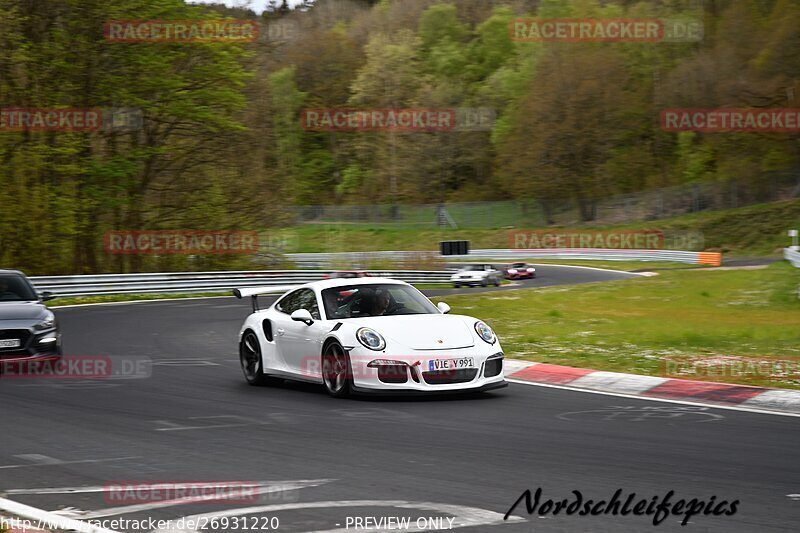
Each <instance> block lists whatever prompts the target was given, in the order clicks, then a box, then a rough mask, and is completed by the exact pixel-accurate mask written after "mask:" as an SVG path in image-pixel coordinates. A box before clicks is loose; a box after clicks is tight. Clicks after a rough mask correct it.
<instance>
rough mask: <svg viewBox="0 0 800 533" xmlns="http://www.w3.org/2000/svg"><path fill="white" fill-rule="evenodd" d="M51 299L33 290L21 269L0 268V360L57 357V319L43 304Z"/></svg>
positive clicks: (58, 342)
mask: <svg viewBox="0 0 800 533" xmlns="http://www.w3.org/2000/svg"><path fill="white" fill-rule="evenodd" d="M53 298H54V296H53V295H52V294H50V293H49V292H43V293H41V294H39V293H37V292H36V289H34V288H33V284H31V282H30V280H29V279H28V278H27V277H25V274H23V273H22V272H19V271H18V270H0V361H3V362H10V361H19V360H28V359H40V358H41V359H51V358H57V357H60V356H61V333H60V331H59V328H58V322H57V321H56V317H55V315H54V314H53V312H52V311H50V309H48V308H47V306H45V305H44V303H43V302H45V301H47V300H52V299H53Z"/></svg>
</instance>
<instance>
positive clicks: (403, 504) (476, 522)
mask: <svg viewBox="0 0 800 533" xmlns="http://www.w3.org/2000/svg"><path fill="white" fill-rule="evenodd" d="M344 507H394V508H398V509H409V510H417V511H430V512H436V513H444V514H450V515H453V516H455V517H456V523H454V524H453V529H456V528H459V527H474V526H493V525H501V524H509V523H515V522H524V521H525V519H523V518H520V517H518V516H510V517H509V518H508V520H503V515H502V514H500V513H496V512H494V511H487V510H485V509H479V508H477V507H467V506H463V505H448V504H441V503H429V502H409V501H404V500H351V501H327V502H306V503H285V504H277V505H260V506H256V507H242V508H239V509H228V510H225V511H218V512H213V513H204V514H197V515H191V516H185V517H183V520H185V521H187V522H188V521H195V522H197V521H198V520H209V521H210V520H212V519H215V518H224V517H232V516H242V515H248V514H256V513H270V512H277V511H292V510H300V509H332V508H344ZM178 520H181V519H178ZM178 520H175V522H177V521H178ZM343 531H347V529H345V528H340V529H331V530H326V531H315V532H313V533H334V532H336V533H339V532H343ZM408 531H418V530H417V529H410V530H408ZM153 533H175V532H173V530H156V531H154V532H153ZM182 533H193V532H191V531H187V530H183V532H182Z"/></svg>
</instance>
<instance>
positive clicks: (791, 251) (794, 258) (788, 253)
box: [783, 246, 800, 268]
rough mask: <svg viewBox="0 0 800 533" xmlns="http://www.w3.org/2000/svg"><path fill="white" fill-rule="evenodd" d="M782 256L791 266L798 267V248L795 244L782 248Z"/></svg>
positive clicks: (799, 253) (799, 265) (799, 261)
mask: <svg viewBox="0 0 800 533" xmlns="http://www.w3.org/2000/svg"><path fill="white" fill-rule="evenodd" d="M783 257H785V258H786V260H787V261H789V262H790V263H792V265H793V266H796V267H797V268H800V249H799V248H798V247H795V246H790V247H788V248H784V249H783Z"/></svg>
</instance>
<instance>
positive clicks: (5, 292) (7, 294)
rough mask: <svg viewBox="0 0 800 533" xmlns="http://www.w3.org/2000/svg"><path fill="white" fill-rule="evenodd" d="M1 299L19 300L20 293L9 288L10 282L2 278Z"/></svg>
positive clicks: (0, 280)
mask: <svg viewBox="0 0 800 533" xmlns="http://www.w3.org/2000/svg"><path fill="white" fill-rule="evenodd" d="M0 300H19V294H17V293H16V292H13V291H10V290H9V289H8V282H7V281H6V280H4V279H0Z"/></svg>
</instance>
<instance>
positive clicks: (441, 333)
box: [346, 315, 475, 350]
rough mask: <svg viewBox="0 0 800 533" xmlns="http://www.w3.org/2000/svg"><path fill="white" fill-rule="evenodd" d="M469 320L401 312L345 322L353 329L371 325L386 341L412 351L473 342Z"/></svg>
mask: <svg viewBox="0 0 800 533" xmlns="http://www.w3.org/2000/svg"><path fill="white" fill-rule="evenodd" d="M468 321H469V320H468V317H465V316H460V315H400V316H375V317H365V318H354V319H350V320H347V321H346V322H347V323H348V324H351V325H353V326H356V328H358V327H364V326H366V327H369V328H372V329H374V330H375V331H377V332H378V333H380V334H381V335H383V336H384V337H385V338H386V340H387V342H388V341H392V342H391V344H401V345H404V346H407V347H409V348H411V349H414V350H447V349H455V348H469V347H472V346H474V345H475V336H474V335H473V334H472V329H471V328H470V326H469V325H468V324H467V322H468Z"/></svg>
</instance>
